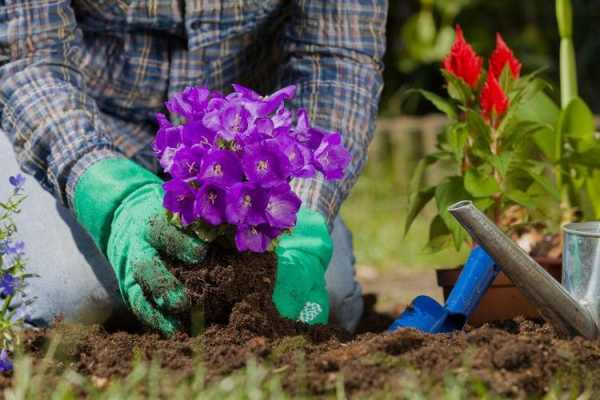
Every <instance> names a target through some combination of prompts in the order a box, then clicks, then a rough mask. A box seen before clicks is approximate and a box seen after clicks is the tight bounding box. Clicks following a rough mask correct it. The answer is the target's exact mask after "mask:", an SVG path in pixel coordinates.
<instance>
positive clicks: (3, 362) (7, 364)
mask: <svg viewBox="0 0 600 400" xmlns="http://www.w3.org/2000/svg"><path fill="white" fill-rule="evenodd" d="M12 370H13V363H12V361H11V360H10V358H9V357H8V351H6V349H2V352H1V353H0V372H11V371H12Z"/></svg>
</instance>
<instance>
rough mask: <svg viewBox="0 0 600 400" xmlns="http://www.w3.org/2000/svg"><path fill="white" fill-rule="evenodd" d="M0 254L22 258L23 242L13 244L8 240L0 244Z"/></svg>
mask: <svg viewBox="0 0 600 400" xmlns="http://www.w3.org/2000/svg"><path fill="white" fill-rule="evenodd" d="M0 254H9V255H14V256H19V257H20V256H22V255H24V254H25V242H23V241H22V240H17V241H16V242H14V244H13V243H12V242H11V240H10V239H6V240H3V241H1V242H0Z"/></svg>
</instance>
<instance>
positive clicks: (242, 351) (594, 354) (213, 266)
mask: <svg viewBox="0 0 600 400" xmlns="http://www.w3.org/2000/svg"><path fill="white" fill-rule="evenodd" d="M172 270H173V271H174V273H175V274H176V275H177V276H178V277H179V279H181V281H182V282H184V283H185V285H186V286H187V287H188V289H189V293H190V296H191V298H192V300H193V303H194V304H195V306H196V307H197V308H198V309H200V310H204V311H205V313H204V319H203V321H204V323H205V329H204V330H203V331H202V332H201V334H199V335H198V336H195V337H194V336H190V335H188V334H187V333H181V334H178V335H177V336H176V337H173V338H170V339H165V338H163V337H161V336H160V335H158V334H155V333H141V332H137V333H136V332H123V331H120V332H119V331H117V332H111V331H109V330H107V329H106V328H103V327H99V326H92V327H81V326H70V325H66V324H64V323H59V324H58V325H57V326H56V327H54V328H53V329H49V330H41V331H37V332H26V333H25V335H24V344H23V345H24V347H25V350H26V351H28V352H30V353H33V354H34V356H35V357H36V358H41V357H42V356H43V354H44V353H45V351H46V348H47V346H48V342H49V338H50V337H51V336H52V335H54V334H59V335H60V336H61V337H62V341H61V342H60V345H59V346H58V348H57V352H56V359H57V362H56V363H55V367H56V368H57V369H62V368H66V367H68V368H73V369H75V370H77V371H79V372H80V373H83V374H87V375H91V376H93V377H95V378H96V379H100V381H102V380H104V381H105V380H106V378H110V377H113V376H122V375H125V374H127V373H128V372H129V371H130V370H131V363H132V361H133V360H135V359H144V360H151V359H158V360H160V363H161V364H162V366H163V367H164V368H169V369H172V370H174V371H176V373H175V374H176V375H178V376H180V377H181V378H185V377H187V376H190V375H191V374H193V373H194V369H195V368H196V367H197V366H198V363H199V362H203V365H204V366H205V368H206V369H207V373H208V374H207V376H208V378H209V379H215V378H217V377H220V376H223V375H225V374H228V373H230V372H231V371H233V370H236V369H239V368H241V367H243V366H244V365H245V363H246V360H247V359H248V358H249V357H251V356H252V357H255V358H258V359H259V360H262V361H265V362H267V363H270V364H271V365H273V366H274V367H275V368H277V369H278V370H280V371H281V370H285V373H284V374H282V375H281V376H282V379H283V383H284V385H285V387H286V388H287V389H288V390H289V391H291V392H298V390H300V389H299V388H302V391H305V392H308V393H303V394H317V395H323V394H330V393H332V392H334V391H335V388H336V384H337V382H338V378H337V375H338V374H341V375H343V377H344V383H345V389H346V392H347V393H349V394H351V395H357V396H363V397H364V396H368V395H369V394H370V393H374V392H380V391H382V390H388V391H390V392H391V393H398V391H400V390H404V389H406V388H403V387H402V385H403V382H406V380H405V379H403V377H406V376H407V374H417V375H418V376H419V377H420V379H423V380H427V379H429V380H432V381H434V382H435V381H438V382H439V381H441V380H442V379H443V378H444V376H446V374H448V373H451V372H453V373H457V374H460V373H464V372H465V371H469V372H470V373H471V374H472V376H474V377H476V378H478V379H480V380H481V382H483V384H485V385H486V386H488V387H489V388H490V389H492V390H493V391H495V392H496V393H499V394H503V395H508V396H513V397H524V396H526V395H540V394H543V393H545V392H546V391H548V389H549V387H550V385H551V384H552V383H553V382H554V379H555V378H556V376H557V375H560V374H571V373H573V374H577V375H578V376H588V375H589V374H592V375H597V374H598V373H600V363H599V362H598V361H599V360H600V342H596V341H586V340H583V339H581V338H575V339H564V338H560V337H558V336H557V335H556V334H555V332H554V331H553V330H552V329H551V328H550V327H549V326H547V325H544V324H542V323H538V322H532V321H527V320H515V321H505V322H503V323H498V324H492V325H490V324H488V325H484V326H482V327H480V328H477V329H467V330H465V331H464V332H457V333H453V334H439V335H427V334H423V333H420V332H417V331H414V330H399V331H397V332H395V333H387V332H385V333H383V331H384V330H385V329H386V328H387V326H389V323H390V322H391V320H392V318H391V317H390V316H386V315H382V314H378V313H376V312H375V311H374V304H375V300H376V299H375V297H374V296H367V297H366V298H365V300H366V305H367V312H366V315H365V316H364V318H363V322H362V323H361V327H360V330H361V332H362V334H360V335H358V336H356V337H354V338H351V337H350V336H349V335H348V334H346V333H344V331H342V330H340V329H338V328H336V327H334V326H320V327H310V326H308V325H305V324H302V323H298V322H293V321H289V320H286V319H283V318H281V317H280V316H279V315H278V314H277V312H276V310H275V307H274V305H273V304H272V301H271V293H272V288H273V284H274V278H275V260H274V258H272V256H269V255H261V256H257V255H227V254H224V253H218V252H217V253H214V254H212V255H211V256H210V257H209V258H208V260H207V262H206V263H205V264H204V265H202V266H201V267H198V268H197V270H196V271H192V270H191V269H190V268H189V267H184V266H178V265H173V266H172ZM193 319H194V318H192V320H191V321H190V323H191V324H190V326H192V325H193V324H194V321H193ZM587 382H589V383H590V384H593V382H598V384H600V380H599V379H591V380H589V379H588V380H587ZM8 383H9V381H8V380H0V386H1V385H7V384H8ZM598 384H597V385H598ZM596 389H600V388H596Z"/></svg>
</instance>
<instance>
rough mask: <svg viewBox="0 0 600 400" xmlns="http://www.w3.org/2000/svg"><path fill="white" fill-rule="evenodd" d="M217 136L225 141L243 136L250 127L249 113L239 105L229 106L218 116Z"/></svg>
mask: <svg viewBox="0 0 600 400" xmlns="http://www.w3.org/2000/svg"><path fill="white" fill-rule="evenodd" d="M219 119H220V128H221V129H220V130H219V134H220V135H221V137H222V138H223V139H225V140H232V139H235V138H237V137H241V136H244V135H245V134H246V132H248V128H249V127H250V125H251V122H252V121H251V116H250V112H249V111H248V110H247V109H246V108H244V106H242V105H240V104H231V105H229V106H228V107H227V108H225V109H224V110H223V112H222V113H221V114H220V116H219Z"/></svg>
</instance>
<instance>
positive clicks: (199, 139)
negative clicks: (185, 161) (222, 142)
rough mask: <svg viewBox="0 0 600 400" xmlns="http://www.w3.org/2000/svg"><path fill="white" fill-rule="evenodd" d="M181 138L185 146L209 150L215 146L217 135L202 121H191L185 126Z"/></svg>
mask: <svg viewBox="0 0 600 400" xmlns="http://www.w3.org/2000/svg"><path fill="white" fill-rule="evenodd" d="M181 136H182V141H183V144H184V145H185V146H188V147H194V146H200V147H202V148H204V149H209V148H212V147H213V145H214V144H215V137H216V136H217V135H216V133H215V132H214V131H213V130H211V129H209V128H207V127H206V126H205V125H204V123H203V122H202V121H191V122H188V123H186V124H185V125H183V130H182V133H181Z"/></svg>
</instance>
